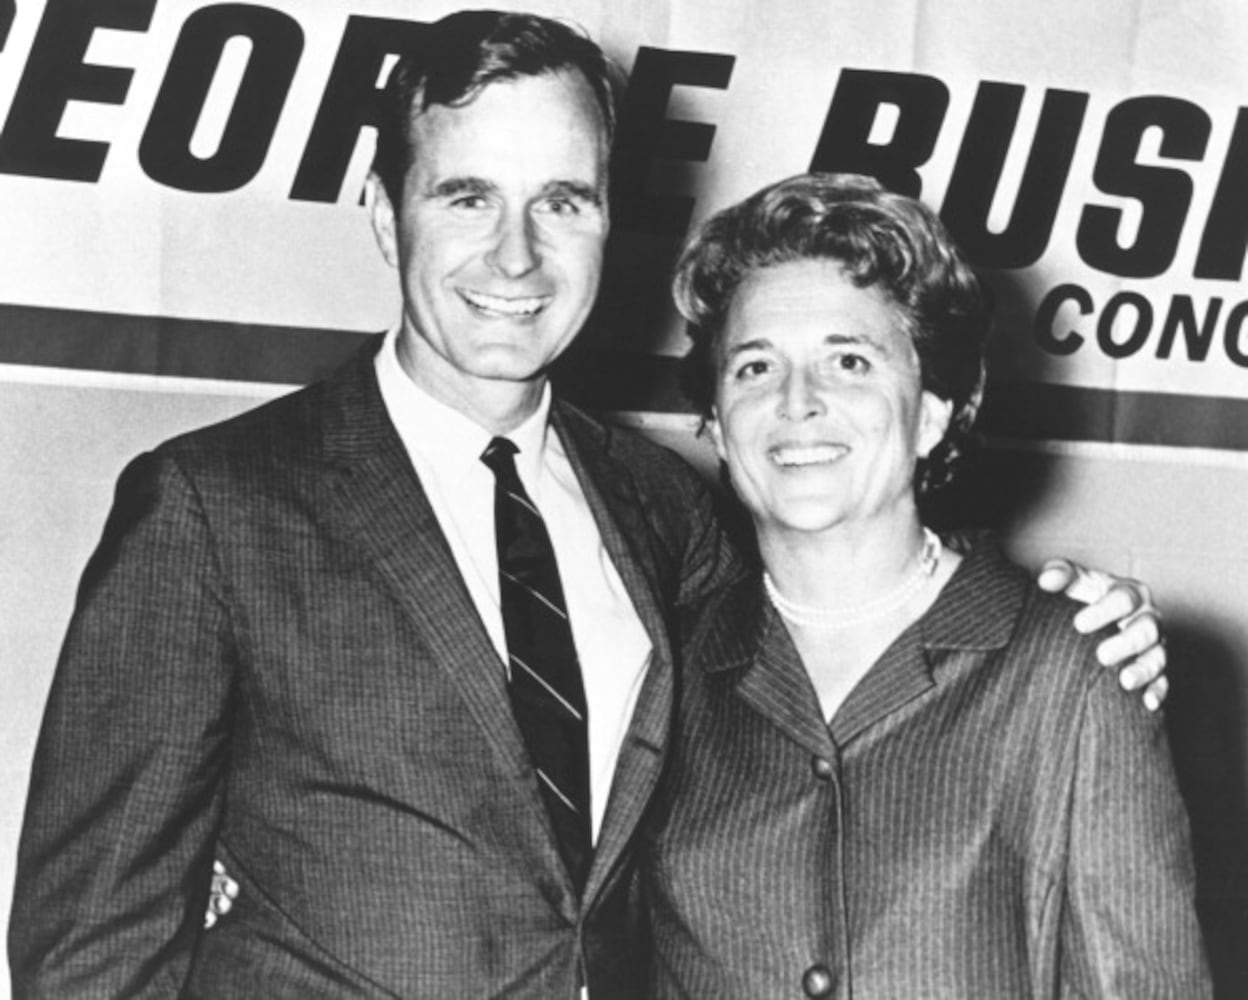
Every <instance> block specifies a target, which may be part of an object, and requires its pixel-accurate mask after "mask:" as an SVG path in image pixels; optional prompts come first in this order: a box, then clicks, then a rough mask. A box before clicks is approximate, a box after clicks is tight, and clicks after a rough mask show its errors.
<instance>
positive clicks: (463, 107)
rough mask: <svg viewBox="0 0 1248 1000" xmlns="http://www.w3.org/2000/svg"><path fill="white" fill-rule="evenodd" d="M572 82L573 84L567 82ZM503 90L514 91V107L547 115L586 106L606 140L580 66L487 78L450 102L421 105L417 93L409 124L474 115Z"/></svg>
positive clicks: (602, 120)
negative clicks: (467, 92)
mask: <svg viewBox="0 0 1248 1000" xmlns="http://www.w3.org/2000/svg"><path fill="white" fill-rule="evenodd" d="M531 84H536V86H531ZM551 84H564V86H551ZM569 84H570V86H567V85H569ZM500 91H504V92H507V93H509V94H513V95H515V100H514V101H513V102H511V108H512V110H513V111H519V112H520V113H532V114H534V115H548V114H552V113H555V112H557V111H558V110H560V109H561V108H567V109H572V108H576V109H580V110H583V111H585V112H587V113H588V117H589V118H590V119H591V120H592V121H593V122H594V126H593V128H594V131H595V132H596V133H597V135H598V137H599V139H600V140H601V141H602V142H603V143H604V145H605V144H606V141H607V135H608V127H607V120H606V116H605V114H604V112H603V109H602V106H601V105H600V104H599V102H598V99H597V97H596V96H595V94H594V89H593V87H592V86H591V84H590V82H589V81H588V80H587V79H586V78H585V75H584V74H583V73H581V71H580V70H577V69H571V68H570V69H557V70H548V71H545V72H542V73H533V74H514V75H509V76H499V77H496V78H494V79H492V80H487V81H486V82H485V83H483V84H481V85H480V86H479V87H477V88H475V89H474V90H473V91H471V92H470V93H469V94H468V95H467V96H465V97H464V98H463V99H461V100H458V101H455V102H453V103H449V104H445V103H435V104H430V105H429V106H428V107H425V108H422V107H421V105H422V103H423V100H422V96H421V95H420V94H419V93H418V94H416V95H415V96H414V98H413V100H412V110H411V114H410V115H409V117H408V125H409V128H415V127H417V126H418V125H420V124H421V123H422V122H424V121H427V120H429V119H430V118H431V117H432V118H433V119H437V118H438V117H441V116H444V115H445V116H450V117H451V118H461V119H465V120H466V119H471V118H472V117H474V115H473V112H474V111H475V110H477V109H478V108H479V107H480V106H481V105H482V104H489V103H491V101H490V98H492V97H494V96H496V95H498V94H499V92H500Z"/></svg>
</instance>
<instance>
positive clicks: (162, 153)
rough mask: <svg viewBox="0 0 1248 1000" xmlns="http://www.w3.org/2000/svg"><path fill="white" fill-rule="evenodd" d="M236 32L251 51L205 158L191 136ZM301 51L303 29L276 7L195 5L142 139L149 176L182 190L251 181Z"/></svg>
mask: <svg viewBox="0 0 1248 1000" xmlns="http://www.w3.org/2000/svg"><path fill="white" fill-rule="evenodd" d="M233 38H246V39H248V40H250V42H251V46H252V48H251V53H250V55H249V56H248V59H247V67H246V69H245V70H244V71H243V76H242V79H241V80H240V81H239V84H238V93H237V94H236V95H235V98H234V103H233V105H232V107H231V108H230V113H229V117H228V118H227V119H226V123H225V128H224V129H223V131H222V133H221V141H220V143H219V144H218V146H217V150H216V152H215V153H213V155H211V156H209V157H206V158H203V159H201V158H200V157H198V156H196V155H195V154H194V153H193V152H192V151H191V148H190V146H191V138H192V136H194V134H195V128H196V126H197V125H198V124H199V119H200V116H201V115H202V114H203V111H204V102H205V101H206V100H207V98H208V92H209V89H210V88H211V86H212V81H213V78H214V77H215V76H216V71H217V66H218V64H219V63H220V60H221V55H222V52H223V50H224V48H225V45H226V43H227V42H228V41H230V40H231V39H233ZM302 52H303V31H302V30H301V29H300V27H299V25H298V23H297V22H295V21H294V20H293V19H291V18H290V17H289V16H288V15H286V14H282V13H280V12H278V11H276V10H272V9H270V8H268V7H256V6H252V5H250V4H220V5H218V6H215V7H202V8H200V9H199V10H197V11H195V13H193V14H192V15H191V16H190V17H188V18H187V19H186V23H185V24H184V25H183V26H182V32H181V34H179V35H178V42H177V44H176V45H175V46H174V49H173V55H172V56H171V57H170V60H169V69H168V70H167V71H166V73H165V79H164V82H163V83H162V84H161V87H160V93H159V94H157V95H156V104H155V105H154V106H153V108H152V116H151V118H150V120H149V121H148V123H147V128H146V129H145V130H144V132H143V138H142V140H141V141H140V143H139V163H140V165H141V166H142V167H143V169H144V171H146V173H147V175H148V176H149V177H151V178H152V180H154V181H159V182H160V183H161V184H167V185H168V186H169V187H173V188H178V189H180V190H182V191H202V192H214V191H233V190H235V189H237V188H240V187H242V186H243V185H244V184H246V183H247V182H248V181H250V180H251V179H252V178H253V177H255V176H256V174H257V173H258V172H259V170H260V168H261V166H263V164H264V158H265V156H266V155H268V151H269V144H270V143H271V142H272V141H273V132H274V130H275V129H276V128H277V120H278V118H279V117H281V113H282V107H283V105H284V104H285V103H286V94H287V93H288V92H289V90H290V84H291V81H292V80H293V79H294V76H295V68H296V67H297V66H298V65H299V56H300V55H301V54H302Z"/></svg>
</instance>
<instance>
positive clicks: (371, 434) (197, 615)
mask: <svg viewBox="0 0 1248 1000" xmlns="http://www.w3.org/2000/svg"><path fill="white" fill-rule="evenodd" d="M376 346H377V345H376V343H373V344H371V345H370V346H369V348H368V349H367V350H365V351H363V352H361V354H360V355H359V356H358V357H357V358H356V359H354V361H353V362H352V363H351V364H350V365H348V366H347V367H346V368H344V370H343V371H341V372H340V373H338V374H337V375H336V376H334V377H333V378H331V379H329V380H328V381H326V382H324V383H321V384H318V385H314V386H311V387H309V388H307V389H304V390H301V391H299V392H296V393H294V394H292V395H290V396H288V397H286V398H284V399H280V400H277V401H275V402H274V403H271V404H268V405H267V406H264V407H261V408H260V409H258V410H256V411H253V412H252V413H249V414H244V415H243V416H242V417H240V418H237V419H234V420H232V421H228V422H226V423H224V424H221V425H218V426H216V427H213V428H208V429H206V430H203V431H198V432H195V433H193V434H190V435H187V436H184V437H182V438H178V439H175V440H173V441H172V442H168V443H166V444H165V445H162V446H161V447H160V448H158V449H156V450H155V451H154V452H153V453H151V454H148V455H144V456H142V457H140V458H139V459H137V460H136V461H135V462H134V463H132V464H131V466H130V467H129V468H128V469H127V470H126V472H125V473H124V474H123V476H122V478H121V480H120V483H119V485H118V490H117V496H116V501H115V504H114V508H113V511H112V514H111V516H110V518H109V521H108V524H107V526H106V528H105V531H104V536H103V540H102V541H101V543H100V546H99V548H98V550H97V551H96V553H95V555H94V556H93V558H92V560H91V562H90V563H89V565H88V567H87V570H86V573H85V575H84V578H83V581H82V584H81V588H80V591H79V595H78V604H77V608H76V611H75V614H74V618H73V621H72V623H71V626H70V630H69V634H68V637H67V639H66V644H65V647H64V651H63V653H62V657H61V661H60V663H59V665H58V669H57V673H56V678H55V681H54V683H53V687H52V692H51V695H50V699H49V702H48V707H47V712H46V716H45V720H44V725H43V730H42V732H41V735H40V740H39V745H38V749H37V752H36V758H35V766H34V771H33V775H32V781H31V789H30V799H29V803H28V806H27V813H26V819H25V825H24V829H23V834H22V840H21V848H20V854H19V862H18V877H17V887H16V894H15V903H14V909H13V914H12V921H11V927H10V937H9V951H10V961H11V965H12V969H13V982H14V997H15V1000H25V998H29V997H48V998H55V1000H67V998H74V997H85V996H92V997H96V996H125V997H173V996H183V997H265V998H278V997H291V998H294V997H298V998H301V1000H306V998H310V997H331V996H332V997H383V996H384V997H430V998H437V1000H444V998H447V997H486V996H500V995H505V996H509V997H535V998H537V997H540V998H543V1000H546V998H557V997H568V998H570V997H573V996H574V994H575V992H576V987H577V982H578V975H580V974H582V970H583V974H585V975H587V977H588V981H589V985H590V987H591V991H592V992H593V994H594V996H595V997H599V996H604V997H611V996H633V995H637V992H638V990H639V989H640V987H638V986H637V984H636V977H638V976H640V975H641V974H642V972H643V970H644V967H645V962H644V955H643V954H642V950H641V949H642V938H641V935H640V932H639V929H638V927H637V924H636V921H637V919H638V915H637V908H636V905H635V899H634V896H633V893H634V889H635V880H634V868H633V852H632V841H633V836H634V832H635V828H636V826H637V824H638V820H639V818H640V815H641V812H642V810H643V807H644V806H645V804H646V803H647V800H648V798H649V796H650V793H651V791H652V789H653V787H654V784H655V781H656V779H657V777H658V773H659V770H660V767H661V764H662V761H663V757H664V749H665V745H666V741H667V737H668V730H669V724H670V711H671V707H672V690H673V663H672V650H671V647H670V645H669V641H668V635H669V633H670V632H671V630H672V629H673V627H674V622H673V616H674V615H675V614H676V609H678V608H679V607H680V606H681V605H682V604H685V603H687V602H688V601H689V600H690V599H691V598H692V597H694V596H695V595H697V594H700V593H704V592H706V591H707V590H708V589H710V588H713V587H714V586H716V585H717V584H718V582H719V581H721V580H722V579H723V578H725V577H726V576H729V575H731V574H732V573H733V572H734V570H735V564H734V561H733V556H732V554H731V551H730V550H729V549H728V548H727V546H726V544H725V543H724V541H723V538H722V535H721V533H720V531H719V529H718V528H717V527H716V525H715V521H714V519H713V517H712V515H711V511H710V497H709V495H708V493H707V491H706V490H705V488H704V486H703V484H702V483H701V482H700V481H699V480H698V478H697V477H696V475H694V474H693V473H692V472H691V470H689V469H688V467H687V466H685V465H684V463H682V462H681V461H680V460H679V459H677V458H676V457H675V456H673V455H671V454H670V453H667V452H665V451H663V450H662V449H659V448H657V447H655V446H654V445H651V444H648V443H646V442H644V441H642V440H640V439H639V438H638V437H636V436H635V435H631V434H629V433H627V432H620V431H617V430H612V429H609V428H607V427H604V426H603V425H601V424H599V423H597V422H595V421H593V420H591V419H590V418H588V417H587V416H585V415H584V414H583V413H581V412H579V411H577V410H575V409H573V408H572V407H570V406H567V405H564V404H561V403H558V402H556V404H555V406H554V408H553V410H552V422H553V425H554V427H555V429H556V430H557V432H558V433H559V434H560V436H561V438H562V439H563V442H564V444H565V446H566V447H567V451H568V455H569V457H570V459H571V461H572V463H573V465H574V467H575V469H576V471H577V474H578V476H579V477H580V480H581V483H582V486H583V488H584V490H585V493H586V496H587V498H588V500H589V503H590V506H591V508H592V509H593V512H594V514H595V516H596V518H597V520H598V524H599V527H600V529H601V533H602V536H603V539H604V542H605V544H606V547H607V550H608V551H609V552H610V554H611V557H612V559H613V560H614V562H615V565H616V567H617V569H618V570H619V572H620V575H621V577H622V578H623V580H624V583H625V585H626V587H627V588H628V591H629V594H630V596H631V597H632V600H633V603H634V606H635V608H636V610H637V612H638V614H639V616H640V617H641V620H642V622H643V623H644V624H645V627H646V629H647V631H648V632H649V635H650V640H651V642H652V644H653V647H654V652H653V659H652V661H651V663H650V667H649V673H648V675H647V678H646V681H645V684H644V687H643V690H642V692H641V695H640V698H639V701H638V703H637V706H636V710H635V713H634V716H633V720H632V724H631V726H630V728H629V730H628V735H627V737H626V739H625V741H624V745H623V747H622V749H621V753H620V760H619V765H618V769H617V772H616V776H615V781H614V785H613V787H612V791H611V797H610V801H609V804H608V807H607V812H606V817H605V820H604V823H603V827H602V831H601V834H600V838H599V843H598V846H597V851H596V857H595V861H594V865H593V869H592V871H591V873H590V875H589V881H588V886H587V888H586V891H585V895H584V902H583V903H582V902H581V901H580V900H578V897H577V894H576V892H575V890H574V888H573V885H572V883H571V881H570V879H569V877H568V874H567V872H566V870H565V869H564V868H563V866H562V864H561V862H560V859H559V855H558V852H557V850H556V847H555V842H554V839H553V834H552V832H551V829H550V827H549V822H548V819H547V816H546V813H545V811H544V809H543V807H542V803H541V799H540V797H539V793H538V790H537V787H536V785H535V781H534V777H533V773H532V769H531V767H530V765H529V763H528V760H527V758H526V753H525V748H524V744H523V742H522V738H521V736H520V733H519V731H518V729H517V727H516V724H515V722H514V720H513V718H512V715H511V711H510V708H509V703H508V698H507V694H506V690H505V681H504V672H503V668H502V665H501V664H500V663H499V660H498V656H497V654H496V652H495V650H494V648H493V646H492V645H491V644H490V641H489V639H488V638H487V635H486V632H485V630H484V627H483V625H482V624H481V621H480V619H479V617H478V615H477V613H476V611H475V609H474V607H473V604H472V602H471V599H470V598H469V596H468V593H467V591H466V589H465V587H464V585H463V582H462V580H461V577H460V574H459V572H458V570H457V568H456V565H455V562H454V560H453V558H452V555H451V552H450V549H449V547H448V545H447V543H446V541H445V539H444V537H443V535H442V532H441V531H440V529H439V527H438V524H437V522H436V520H435V518H434V515H433V512H432V510H431V508H430V506H429V503H428V501H427V500H426V498H425V495H424V493H423V491H422V489H421V486H420V483H419V482H418V480H417V477H416V475H415V473H414V472H413V470H412V468H411V465H410V462H409V460H408V457H407V455H406V453H405V451H404V449H403V445H402V443H401V442H400V440H399V437H398V435H397V433H396V431H395V429H394V427H393V426H392V425H391V423H390V421H389V419H388V417H387V415H386V412H385V409H384V407H383V405H382V402H381V398H380V395H379V393H378V389H377V385H376V380H375V376H374V371H373V358H374V354H375V351H376ZM429 433H434V434H436V433H437V428H436V427H431V428H429ZM214 857H217V858H220V859H221V860H223V861H224V863H225V865H226V867H227V869H228V871H229V872H230V874H231V875H232V876H234V877H235V878H236V879H237V881H238V882H239V883H240V886H241V893H240V896H239V898H238V901H237V902H236V904H235V906H234V908H233V910H232V911H231V912H230V913H229V914H228V915H227V916H225V917H223V918H222V919H221V921H220V922H219V923H218V924H217V926H216V927H214V928H213V929H211V930H208V931H204V930H202V925H203V914H204V908H205V902H206V898H207V894H208V883H209V875H210V870H211V865H212V861H213V859H214Z"/></svg>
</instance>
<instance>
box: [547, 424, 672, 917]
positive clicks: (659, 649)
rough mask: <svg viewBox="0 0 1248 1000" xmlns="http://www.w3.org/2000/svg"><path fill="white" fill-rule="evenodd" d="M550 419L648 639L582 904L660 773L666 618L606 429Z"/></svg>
mask: <svg viewBox="0 0 1248 1000" xmlns="http://www.w3.org/2000/svg"><path fill="white" fill-rule="evenodd" d="M551 419H552V423H553V424H554V427H555V429H556V431H557V432H558V433H559V436H560V438H561V439H562V440H563V442H564V446H565V449H566V450H567V453H568V458H569V461H570V462H571V463H572V467H573V469H574V470H575V471H576V475H577V479H578V480H579V481H580V484H581V488H582V489H583V490H584V492H585V498H586V500H587V502H588V503H589V506H590V510H591V511H592V512H593V515H594V520H595V521H596V522H597V525H598V531H599V534H600V535H601V536H602V541H603V545H604V546H605V547H606V550H607V553H608V555H609V556H610V557H611V562H612V563H613V564H614V565H615V568H616V571H617V572H618V573H619V574H620V578H621V580H622V581H623V583H624V586H625V588H626V589H627V591H628V595H629V598H630V599H631V600H632V603H633V607H634V609H635V610H636V611H637V615H638V617H639V618H640V619H641V622H642V625H643V626H644V627H645V629H646V633H647V634H648V635H649V637H650V645H651V650H652V651H651V655H650V661H649V664H648V666H647V671H646V678H645V681H644V682H643V685H642V689H641V692H640V694H639V695H638V698H637V704H636V706H635V707H634V709H633V716H632V719H631V720H630V722H629V727H628V731H627V733H626V734H625V737H624V742H623V745H622V746H621V747H620V756H619V760H618V761H617V763H616V768H615V776H614V778H613V780H612V784H611V796H610V799H609V800H608V802H607V809H606V814H605V816H604V818H603V823H602V829H601V830H600V831H599V835H598V843H597V845H596V847H595V851H594V863H593V867H592V868H591V870H590V874H589V879H588V882H587V884H586V888H585V900H586V902H589V901H590V900H592V899H593V898H594V896H595V894H596V893H597V892H598V890H599V889H600V888H601V887H602V885H603V883H604V882H605V880H606V877H607V875H608V874H609V872H610V870H611V868H612V867H613V866H614V865H615V863H616V862H617V861H618V860H619V858H620V856H621V854H622V852H623V849H624V847H625V845H626V844H627V842H628V841H629V839H630V838H631V837H632V835H633V833H634V831H635V830H636V828H637V825H638V823H639V822H640V819H641V814H642V812H643V811H644V809H645V807H646V804H647V803H648V802H649V800H650V795H651V793H652V792H653V790H654V786H655V784H656V783H657V781H658V778H659V773H660V771H661V770H662V766H663V759H664V754H665V752H666V748H667V739H668V733H669V730H670V727H671V716H672V705H673V684H674V668H673V663H672V648H671V641H670V639H669V637H668V629H667V621H666V616H665V615H664V613H663V609H662V607H661V605H660V603H659V601H660V599H659V597H658V595H659V594H661V593H662V587H661V583H660V580H659V576H658V573H659V570H658V566H657V565H656V563H655V560H654V557H653V554H652V552H651V550H650V547H649V546H648V544H647V540H648V539H649V538H650V537H651V536H652V534H653V532H652V530H651V529H650V527H649V525H647V523H646V514H645V509H644V507H643V501H642V498H641V496H640V495H639V494H638V492H637V488H636V485H635V482H634V480H633V477H632V474H631V473H630V471H629V469H628V467H627V466H626V465H625V464H624V463H623V462H622V461H620V460H619V459H617V458H615V457H614V456H613V455H612V449H611V443H612V437H613V435H614V433H615V432H614V431H612V430H611V429H609V428H606V427H603V426H602V425H601V424H598V423H596V422H592V421H590V420H588V419H587V418H586V417H585V416H584V415H582V414H580V413H579V412H577V411H575V410H574V409H572V408H571V407H568V406H566V405H564V404H560V403H556V405H555V406H554V407H552V409H551Z"/></svg>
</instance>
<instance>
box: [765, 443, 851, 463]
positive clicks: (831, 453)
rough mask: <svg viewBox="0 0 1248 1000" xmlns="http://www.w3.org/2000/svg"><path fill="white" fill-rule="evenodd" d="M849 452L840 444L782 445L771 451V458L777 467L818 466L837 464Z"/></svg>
mask: <svg viewBox="0 0 1248 1000" xmlns="http://www.w3.org/2000/svg"><path fill="white" fill-rule="evenodd" d="M847 450H848V449H846V448H845V446H844V445H839V444H807V445H780V446H778V447H776V448H773V449H772V450H771V458H772V461H774V462H775V463H776V464H777V465H785V466H791V465H818V464H820V463H822V462H835V461H836V460H837V459H838V458H840V457H841V456H842V455H844V454H845V452H846V451H847Z"/></svg>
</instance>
